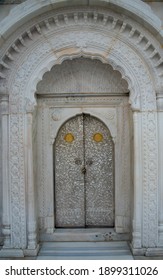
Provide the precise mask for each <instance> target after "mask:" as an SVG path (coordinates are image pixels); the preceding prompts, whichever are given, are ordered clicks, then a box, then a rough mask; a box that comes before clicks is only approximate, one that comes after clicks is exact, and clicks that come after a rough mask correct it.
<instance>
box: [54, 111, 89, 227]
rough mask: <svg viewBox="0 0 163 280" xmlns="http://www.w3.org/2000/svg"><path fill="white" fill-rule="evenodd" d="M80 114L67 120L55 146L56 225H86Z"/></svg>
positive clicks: (81, 119)
mask: <svg viewBox="0 0 163 280" xmlns="http://www.w3.org/2000/svg"><path fill="white" fill-rule="evenodd" d="M83 149H84V145H83V117H82V116H81V115H80V116H77V117H75V118H73V119H71V120H69V121H68V122H66V123H65V124H64V125H63V127H62V128H61V130H60V131H59V133H58V136H57V139H56V145H55V201H56V227H84V226H85V201H84V200H85V198H84V197H85V194H84V192H85V189H84V174H83V173H82V172H81V168H82V166H83V165H84V162H83V159H84V150H83Z"/></svg>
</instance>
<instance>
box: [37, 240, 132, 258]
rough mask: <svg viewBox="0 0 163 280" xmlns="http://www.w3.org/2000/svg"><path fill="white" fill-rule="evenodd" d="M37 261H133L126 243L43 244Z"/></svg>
mask: <svg viewBox="0 0 163 280" xmlns="http://www.w3.org/2000/svg"><path fill="white" fill-rule="evenodd" d="M37 259H40V260H41V259H48V260H50V259H54V260H57V259H58V260H59V259H60V260H70V259H76V260H82V259H83V260H84V259H86V260H89V259H90V260H91V259H92V260H93V259H94V260H95V259H96V260H98V259H103V260H105V259H106V260H107V259H109V260H121V259H124V260H126V259H130V260H131V259H133V256H132V254H131V252H130V249H129V246H128V244H127V242H44V243H43V244H42V245H41V249H40V251H39V254H38V257H37Z"/></svg>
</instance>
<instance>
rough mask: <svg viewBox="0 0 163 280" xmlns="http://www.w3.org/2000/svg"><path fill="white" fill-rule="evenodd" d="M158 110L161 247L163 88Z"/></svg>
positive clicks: (161, 235)
mask: <svg viewBox="0 0 163 280" xmlns="http://www.w3.org/2000/svg"><path fill="white" fill-rule="evenodd" d="M157 110H158V150H159V155H158V163H159V164H158V169H159V177H158V185H159V201H158V203H159V211H158V213H159V217H158V218H159V229H158V231H159V232H158V234H159V245H160V246H163V170H162V168H163V88H162V90H161V89H160V90H158V93H157Z"/></svg>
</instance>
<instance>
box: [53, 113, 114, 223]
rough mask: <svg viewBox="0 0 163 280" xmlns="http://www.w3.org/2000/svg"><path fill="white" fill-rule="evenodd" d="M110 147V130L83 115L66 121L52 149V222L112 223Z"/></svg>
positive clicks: (112, 182) (112, 193) (112, 187)
mask: <svg viewBox="0 0 163 280" xmlns="http://www.w3.org/2000/svg"><path fill="white" fill-rule="evenodd" d="M113 155H114V146H113V141H112V139H111V135H110V131H109V130H108V128H107V127H106V126H105V124H104V123H102V122H101V121H100V120H99V119H97V118H95V117H92V116H90V115H87V114H81V115H78V116H76V117H74V118H72V119H70V120H68V121H67V122H66V123H65V124H64V125H63V126H62V127H61V129H60V130H59V132H58V135H57V138H56V142H55V148H54V165H55V171H54V173H55V174H54V177H55V225H56V227H61V228H64V227H65V228H78V227H112V226H114V175H113V174H114V172H113V171H114V170H113V167H114V164H113V159H114V156H113Z"/></svg>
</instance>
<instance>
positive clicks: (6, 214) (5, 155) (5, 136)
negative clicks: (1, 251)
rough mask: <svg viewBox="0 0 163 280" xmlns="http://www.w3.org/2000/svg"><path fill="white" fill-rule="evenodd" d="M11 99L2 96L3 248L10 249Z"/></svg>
mask: <svg viewBox="0 0 163 280" xmlns="http://www.w3.org/2000/svg"><path fill="white" fill-rule="evenodd" d="M8 102H9V97H8V95H7V94H2V95H1V98H0V103H1V128H2V234H3V236H4V244H3V248H10V245H11V229H10V190H9V105H8Z"/></svg>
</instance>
